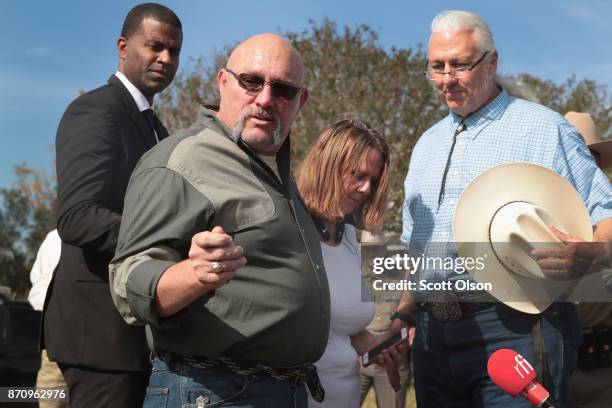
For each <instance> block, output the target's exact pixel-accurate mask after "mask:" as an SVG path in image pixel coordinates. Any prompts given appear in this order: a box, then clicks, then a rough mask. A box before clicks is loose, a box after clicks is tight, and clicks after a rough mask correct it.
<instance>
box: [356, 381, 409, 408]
mask: <svg viewBox="0 0 612 408" xmlns="http://www.w3.org/2000/svg"><path fill="white" fill-rule="evenodd" d="M415 407H416V402H415V401H414V388H413V387H412V385H411V386H410V388H409V389H408V396H406V408H415ZM361 408H376V397H375V396H374V389H371V390H370V392H369V393H368V396H367V397H366V399H365V401H364V402H363V405H362V406H361Z"/></svg>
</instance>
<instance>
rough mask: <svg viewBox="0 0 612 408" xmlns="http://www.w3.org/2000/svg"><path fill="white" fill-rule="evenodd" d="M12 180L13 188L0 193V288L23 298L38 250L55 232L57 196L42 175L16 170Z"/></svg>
mask: <svg viewBox="0 0 612 408" xmlns="http://www.w3.org/2000/svg"><path fill="white" fill-rule="evenodd" d="M15 178H16V179H15V182H14V185H13V187H11V188H2V189H0V199H1V203H2V205H1V206H0V285H5V286H9V287H11V288H12V289H13V291H14V293H15V294H16V296H17V297H25V296H26V295H27V292H28V290H29V288H30V282H29V273H30V269H31V268H32V264H33V263H34V259H35V258H36V253H37V251H38V247H39V245H40V244H41V243H42V241H43V239H44V238H45V236H46V235H47V233H48V232H49V231H51V230H52V229H54V228H55V199H56V192H55V183H54V181H53V179H52V178H51V177H49V176H48V175H47V174H46V173H45V172H43V171H37V170H34V169H32V168H30V167H27V166H25V165H20V166H15Z"/></svg>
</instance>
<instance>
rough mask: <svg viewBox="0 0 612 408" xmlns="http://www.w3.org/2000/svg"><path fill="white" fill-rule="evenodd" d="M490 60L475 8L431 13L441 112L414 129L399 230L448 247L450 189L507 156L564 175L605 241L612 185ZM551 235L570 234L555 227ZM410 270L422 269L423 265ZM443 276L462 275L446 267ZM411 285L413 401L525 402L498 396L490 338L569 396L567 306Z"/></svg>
mask: <svg viewBox="0 0 612 408" xmlns="http://www.w3.org/2000/svg"><path fill="white" fill-rule="evenodd" d="M497 62H498V53H497V50H496V48H495V43H494V41H493V36H492V34H491V31H490V29H489V27H488V26H487V24H486V23H485V22H484V21H483V20H482V19H481V18H480V17H479V16H477V15H475V14H473V13H468V12H463V11H449V12H443V13H441V14H439V15H438V16H437V17H436V18H435V19H434V20H433V22H432V34H431V37H430V41H429V48H428V63H427V66H426V70H425V75H426V77H427V78H428V79H429V80H430V81H431V83H432V85H433V86H434V87H435V89H436V91H437V93H438V95H439V97H440V98H441V100H442V101H443V102H444V103H445V104H446V105H447V106H448V108H449V110H450V113H449V115H448V116H447V117H446V118H444V119H442V120H441V121H440V122H438V123H436V124H435V125H433V126H432V127H431V128H430V129H429V130H427V131H426V132H425V133H424V134H423V136H422V137H421V138H420V140H419V141H418V143H417V145H416V146H415V148H414V151H413V153H412V157H411V159H410V168H409V170H408V175H407V177H406V181H405V188H406V197H405V205H404V225H403V234H402V240H403V241H404V242H406V243H409V246H410V247H411V248H423V249H424V256H431V255H432V254H433V255H434V256H437V257H442V258H445V257H457V256H458V255H457V253H456V249H455V245H454V243H453V242H451V241H452V237H453V230H452V220H453V214H454V210H455V205H456V202H457V200H458V199H459V196H460V195H461V193H462V192H463V190H464V189H465V188H466V186H467V185H468V184H469V183H470V182H471V181H472V180H474V178H475V177H477V176H478V175H479V174H480V173H482V172H483V171H486V170H488V169H489V168H491V167H493V166H495V165H498V164H501V163H508V162H531V163H537V164H540V165H544V166H547V167H549V168H551V169H552V170H554V171H556V172H557V173H559V174H561V175H562V176H564V177H565V178H566V179H567V180H569V181H570V182H571V183H572V185H573V186H574V187H575V188H576V190H578V192H579V193H580V194H581V196H582V197H583V199H584V202H585V203H586V206H587V208H588V210H589V212H590V215H591V220H592V223H593V225H595V226H596V227H595V239H594V240H595V241H609V240H611V239H612V218H611V217H612V188H611V186H610V183H609V181H608V179H607V177H606V176H605V175H604V174H603V173H602V172H601V171H600V170H599V169H598V168H597V166H596V164H595V162H594V161H593V158H592V157H591V155H590V154H589V152H588V149H587V147H586V145H585V144H584V142H583V141H582V138H581V137H580V135H579V134H578V133H577V132H576V130H575V129H574V128H572V127H571V126H569V125H568V124H567V122H566V121H565V120H564V119H563V118H562V117H561V115H559V114H558V113H555V112H553V111H551V110H549V109H547V108H545V107H543V106H541V105H538V104H535V103H532V102H528V101H525V100H522V99H517V98H515V97H512V96H510V95H508V93H507V92H506V91H505V90H504V89H502V88H501V87H500V86H499V85H498V83H497V82H496V70H497ZM500 188H503V187H501V186H500ZM474 217H478V214H474ZM559 238H560V239H561V240H562V241H565V240H571V237H567V236H563V235H562V234H561V235H559ZM548 255H549V257H550V259H547V260H546V262H556V261H558V262H559V265H564V266H563V268H561V270H559V271H558V273H559V274H560V275H564V276H565V277H570V276H572V274H573V273H574V272H575V271H573V270H571V269H572V267H571V265H572V261H573V255H571V254H548ZM551 255H552V256H551ZM562 256H565V258H563V257H562ZM555 257H557V258H558V259H557V258H555ZM553 258H554V259H553ZM443 272H444V271H436V273H442V275H443ZM419 273H423V275H422V276H421V277H422V278H424V279H427V278H428V275H427V274H428V271H419ZM438 277H439V276H438ZM442 277H443V278H444V279H446V280H448V281H452V280H453V279H465V276H463V275H460V274H456V273H454V272H453V271H447V275H444V276H442ZM411 295H412V300H410V301H408V302H407V303H408V305H410V304H412V306H413V307H414V309H415V312H416V313H417V320H416V337H415V339H414V343H413V346H414V349H413V358H414V360H413V362H414V375H415V387H416V397H417V403H418V405H419V406H423V407H466V408H467V407H484V406H486V407H502V406H503V407H522V406H529V404H528V403H527V402H526V401H523V400H521V399H519V398H517V399H513V398H511V397H510V396H508V395H505V394H503V393H502V391H500V390H499V389H497V387H496V386H495V385H494V384H493V383H492V382H491V380H490V379H489V377H488V375H487V371H486V367H487V359H488V357H489V356H490V355H491V353H493V352H494V351H495V350H497V349H499V348H511V349H514V350H516V351H518V352H519V353H520V354H521V355H523V356H524V357H525V358H526V359H527V360H528V361H530V362H532V363H534V365H535V366H536V368H537V369H538V371H539V373H540V374H541V375H542V380H543V382H544V384H545V385H546V386H547V388H548V390H549V391H550V392H551V394H552V397H553V398H554V399H555V400H557V401H558V403H559V406H566V405H567V399H568V381H569V377H570V374H571V372H572V370H573V368H574V367H575V359H576V348H577V345H578V343H579V338H580V326H579V324H578V318H577V315H576V310H575V308H574V306H573V305H572V304H568V303H556V304H553V305H551V306H550V307H549V308H548V309H547V310H546V311H544V312H543V313H541V314H539V315H530V314H525V313H521V312H519V311H516V310H514V309H511V308H510V307H508V306H505V305H504V304H502V303H500V302H496V301H495V299H494V298H493V297H491V296H488V294H486V295H485V296H484V297H482V298H479V299H475V298H468V297H461V294H459V293H452V292H451V293H444V294H443V295H444V299H436V300H437V301H438V302H436V301H435V300H433V301H432V299H430V298H425V297H419V293H418V292H413V293H412V294H411ZM440 300H443V302H439V301H440ZM417 301H418V303H417ZM470 301H471V302H470ZM402 306H403V307H406V305H402Z"/></svg>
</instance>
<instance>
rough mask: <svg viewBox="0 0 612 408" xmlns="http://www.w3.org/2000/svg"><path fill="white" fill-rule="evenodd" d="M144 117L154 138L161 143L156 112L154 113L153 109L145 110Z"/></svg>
mask: <svg viewBox="0 0 612 408" xmlns="http://www.w3.org/2000/svg"><path fill="white" fill-rule="evenodd" d="M142 115H143V116H144V117H145V119H146V120H147V123H148V124H149V129H150V130H151V134H153V138H154V139H155V140H156V142H157V143H159V135H160V131H159V130H158V127H157V120H158V119H157V118H156V117H155V112H153V109H150V108H149V109H145V110H143V111H142Z"/></svg>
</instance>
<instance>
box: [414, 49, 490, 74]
mask: <svg viewBox="0 0 612 408" xmlns="http://www.w3.org/2000/svg"><path fill="white" fill-rule="evenodd" d="M488 53H489V51H486V52H485V53H484V54H482V55H481V56H480V58H478V60H477V61H476V62H474V63H473V64H458V65H456V66H451V67H450V70H448V71H446V72H445V71H442V70H441V69H437V68H433V67H430V66H429V61H428V62H427V64H426V65H425V72H423V73H424V74H425V77H426V78H427V79H429V80H430V81H440V80H442V79H443V78H444V75H448V76H449V77H450V78H451V79H461V78H463V77H465V76H466V75H467V73H468V72H470V71H472V70H473V69H474V68H476V66H478V64H480V63H481V62H482V60H484V59H485V57H486V56H487V54H488Z"/></svg>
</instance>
